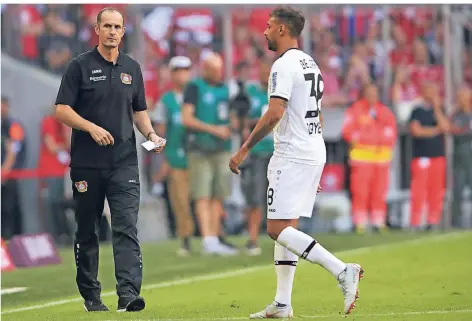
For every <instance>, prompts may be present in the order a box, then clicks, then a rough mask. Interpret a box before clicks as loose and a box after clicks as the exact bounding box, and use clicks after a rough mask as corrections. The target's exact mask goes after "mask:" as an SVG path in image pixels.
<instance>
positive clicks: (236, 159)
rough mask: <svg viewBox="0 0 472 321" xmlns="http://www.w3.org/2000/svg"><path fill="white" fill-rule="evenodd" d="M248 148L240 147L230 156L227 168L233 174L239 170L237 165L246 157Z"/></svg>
mask: <svg viewBox="0 0 472 321" xmlns="http://www.w3.org/2000/svg"><path fill="white" fill-rule="evenodd" d="M248 153H249V150H248V149H247V148H246V147H244V146H243V147H241V149H240V150H239V151H238V152H237V153H236V154H234V155H233V157H231V160H230V161H229V168H230V169H231V171H232V172H233V173H235V174H239V173H240V172H241V171H240V170H239V165H241V164H242V163H243V162H244V160H245V159H246V157H247V154H248Z"/></svg>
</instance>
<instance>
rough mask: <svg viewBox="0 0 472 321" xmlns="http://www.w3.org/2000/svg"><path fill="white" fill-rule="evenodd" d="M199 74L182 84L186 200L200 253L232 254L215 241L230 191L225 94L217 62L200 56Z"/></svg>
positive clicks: (214, 57)
mask: <svg viewBox="0 0 472 321" xmlns="http://www.w3.org/2000/svg"><path fill="white" fill-rule="evenodd" d="M200 75H201V77H198V78H195V79H193V80H192V81H190V82H189V84H188V85H187V87H186V89H185V91H184V98H183V105H182V123H183V125H184V127H185V128H186V138H185V140H186V142H185V145H186V148H185V149H186V152H187V159H188V166H189V168H188V169H189V180H190V196H191V198H192V199H193V200H194V201H195V210H196V214H197V218H198V222H199V225H200V233H201V235H202V238H203V246H202V248H203V253H205V254H215V255H234V254H236V253H237V250H236V249H235V248H234V247H232V246H230V245H229V244H227V243H226V242H224V241H222V239H221V238H220V237H219V235H220V227H221V216H222V212H223V201H224V199H225V198H226V197H228V196H229V195H230V192H231V190H230V184H231V176H230V172H229V171H228V169H227V165H226V164H227V162H228V160H229V159H230V157H231V154H230V153H231V125H230V123H231V122H230V111H229V90H228V87H227V86H226V85H225V84H224V82H223V62H222V60H221V57H220V56H219V55H217V54H215V53H210V54H208V55H205V57H203V59H202V70H201V73H200Z"/></svg>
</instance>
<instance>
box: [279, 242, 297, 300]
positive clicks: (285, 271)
mask: <svg viewBox="0 0 472 321" xmlns="http://www.w3.org/2000/svg"><path fill="white" fill-rule="evenodd" d="M297 262H298V256H297V255H295V254H293V253H292V252H290V251H289V250H288V249H286V248H285V247H283V246H282V245H280V244H279V243H277V242H275V246H274V263H275V273H276V274H277V292H276V294H275V301H277V302H278V303H281V304H286V305H291V304H292V287H293V278H294V277H295V270H296V269H297Z"/></svg>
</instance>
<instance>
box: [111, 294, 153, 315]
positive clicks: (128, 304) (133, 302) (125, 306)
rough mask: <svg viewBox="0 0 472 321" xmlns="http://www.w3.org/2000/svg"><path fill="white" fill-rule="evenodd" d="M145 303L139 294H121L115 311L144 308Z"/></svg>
mask: <svg viewBox="0 0 472 321" xmlns="http://www.w3.org/2000/svg"><path fill="white" fill-rule="evenodd" d="M145 306H146V303H145V302H144V299H143V298H142V297H140V296H123V297H121V298H119V299H118V309H117V312H138V311H141V310H143V309H144V307H145Z"/></svg>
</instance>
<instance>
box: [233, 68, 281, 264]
mask: <svg viewBox="0 0 472 321" xmlns="http://www.w3.org/2000/svg"><path fill="white" fill-rule="evenodd" d="M271 67H272V62H271V61H263V62H262V63H261V68H260V74H259V83H258V84H250V85H248V86H246V94H247V95H248V96H249V99H250V102H251V105H250V111H249V115H247V116H246V117H245V119H244V130H243V141H245V140H246V139H247V138H248V137H249V134H250V132H251V131H252V130H254V128H255V127H256V124H257V122H258V121H259V119H260V118H261V117H262V115H264V113H265V112H266V111H267V109H268V108H269V105H268V97H267V86H268V81H267V79H269V75H270V68H271ZM273 151H274V140H273V135H268V136H266V137H265V138H263V139H262V140H261V141H260V142H259V143H258V144H257V145H256V146H254V148H253V149H252V150H251V153H250V155H249V157H248V159H247V161H246V164H245V166H244V169H243V171H242V177H241V189H242V191H243V192H244V197H245V199H246V204H247V207H246V217H247V219H246V222H247V230H248V233H249V240H248V243H247V244H246V251H247V253H248V254H249V255H260V254H261V251H262V250H261V248H260V247H259V243H258V239H259V232H260V226H261V222H262V218H263V217H262V214H263V213H265V211H266V210H267V206H266V205H267V196H266V194H267V188H268V184H269V182H268V180H267V166H268V165H269V161H270V158H271V156H272V153H273Z"/></svg>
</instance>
